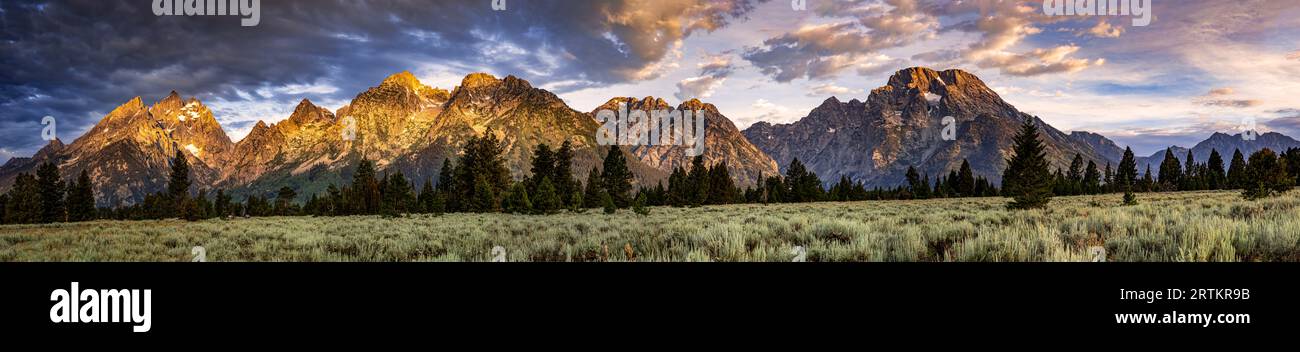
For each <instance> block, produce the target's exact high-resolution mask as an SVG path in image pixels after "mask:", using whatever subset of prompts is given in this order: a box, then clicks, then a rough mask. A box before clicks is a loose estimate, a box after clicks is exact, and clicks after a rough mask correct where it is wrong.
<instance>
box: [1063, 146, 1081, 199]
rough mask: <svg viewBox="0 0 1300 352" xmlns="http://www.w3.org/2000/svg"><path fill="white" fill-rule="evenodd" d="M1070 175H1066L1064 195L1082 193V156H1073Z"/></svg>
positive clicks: (1076, 154)
mask: <svg viewBox="0 0 1300 352" xmlns="http://www.w3.org/2000/svg"><path fill="white" fill-rule="evenodd" d="M1069 172H1070V173H1069V174H1066V178H1068V179H1069V182H1068V183H1067V184H1066V186H1067V187H1066V191H1067V192H1066V194H1070V195H1078V194H1080V193H1083V192H1082V190H1081V188H1083V187H1082V185H1083V172H1084V171H1083V155H1079V153H1075V154H1074V159H1073V160H1071V161H1070V171H1069Z"/></svg>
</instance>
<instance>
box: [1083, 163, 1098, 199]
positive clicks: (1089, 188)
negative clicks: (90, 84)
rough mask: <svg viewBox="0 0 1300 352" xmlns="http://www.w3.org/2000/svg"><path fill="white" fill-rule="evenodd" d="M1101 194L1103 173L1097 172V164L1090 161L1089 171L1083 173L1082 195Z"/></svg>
mask: <svg viewBox="0 0 1300 352" xmlns="http://www.w3.org/2000/svg"><path fill="white" fill-rule="evenodd" d="M1100 192H1101V173H1100V172H1097V163H1095V162H1092V160H1089V161H1088V168H1087V171H1084V173H1083V187H1082V193H1086V194H1097V193H1100Z"/></svg>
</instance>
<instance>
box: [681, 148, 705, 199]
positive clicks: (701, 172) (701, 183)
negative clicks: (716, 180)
mask: <svg viewBox="0 0 1300 352" xmlns="http://www.w3.org/2000/svg"><path fill="white" fill-rule="evenodd" d="M685 195H686V200H687V201H688V202H687V205H689V206H692V207H698V206H700V205H704V204H705V203H707V202H708V200H709V168H708V167H707V166H704V156H703V155H696V156H695V158H694V159H692V160H691V171H690V173H689V174H687V176H686V192H685Z"/></svg>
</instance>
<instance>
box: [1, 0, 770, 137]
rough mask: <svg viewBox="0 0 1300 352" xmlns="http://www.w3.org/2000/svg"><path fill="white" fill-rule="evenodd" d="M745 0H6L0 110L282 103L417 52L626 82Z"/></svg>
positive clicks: (9, 119)
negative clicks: (500, 1)
mask: <svg viewBox="0 0 1300 352" xmlns="http://www.w3.org/2000/svg"><path fill="white" fill-rule="evenodd" d="M758 2H760V1H757V0H719V1H693V0H655V1H647V0H613V1H611V0H565V1H510V2H509V4H508V9H507V10H506V11H493V10H492V7H491V2H489V1H417V0H377V1H367V2H353V1H310V2H290V1H263V2H262V4H261V6H262V7H261V16H262V19H261V23H260V24H259V25H258V26H255V27H243V26H240V24H239V18H238V17H236V16H162V17H159V16H154V15H153V13H152V9H151V4H150V3H151V1H98V0H68V1H55V2H47V1H36V0H7V1H4V2H3V3H0V52H3V53H4V54H3V55H0V67H4V68H5V69H4V70H3V71H2V72H0V110H3V111H5V113H4V116H3V119H4V123H5V124H6V125H11V126H12V125H17V122H18V121H23V122H24V123H23V124H21V125H22V126H27V125H30V123H29V122H32V121H39V119H40V117H41V116H44V115H51V116H55V117H58V118H59V121H60V124H61V125H60V129H61V130H62V131H64V133H61V134H60V135H61V136H62V137H64V138H67V139H71V138H75V137H76V136H77V134H72V133H70V132H72V131H84V130H85V129H87V128H88V127H89V126H90V125H92V124H94V123H95V122H97V120H98V119H99V118H100V117H102V116H103V114H105V113H107V112H108V111H109V110H111V109H113V108H114V107H116V106H117V105H119V104H121V103H123V102H125V101H127V100H129V99H130V98H131V97H133V96H137V95H139V96H142V97H143V98H144V100H145V101H146V102H153V101H156V100H158V99H161V98H162V97H164V96H165V95H166V94H167V93H168V92H170V91H172V90H176V91H178V92H180V93H182V94H183V95H187V96H189V95H193V96H197V97H198V98H199V99H202V100H204V101H205V102H210V104H209V105H215V103H216V102H221V103H223V104H230V103H241V102H242V103H245V104H268V103H270V104H279V103H284V102H288V107H286V108H282V109H276V111H277V112H279V113H287V111H288V109H292V106H293V105H292V104H293V103H294V102H296V101H297V100H299V99H302V98H310V99H312V100H313V101H346V100H347V99H350V98H351V96H352V95H354V94H356V93H357V92H360V91H362V90H364V89H365V88H367V87H369V86H372V85H375V84H377V83H378V82H379V81H380V80H382V79H383V78H384V77H386V76H388V75H390V74H393V73H396V72H399V71H402V70H412V71H416V70H418V69H420V68H421V67H422V66H424V65H426V64H427V63H437V64H438V65H442V66H448V67H461V68H465V69H467V71H465V72H458V74H459V75H462V76H463V75H464V74H466V73H469V72H472V71H469V70H481V71H489V72H493V73H498V74H514V75H517V76H520V77H522V78H525V79H529V80H531V81H533V82H534V83H536V84H538V85H547V84H552V83H554V82H567V83H566V84H563V85H558V84H557V85H553V86H554V87H558V88H557V90H559V92H563V90H564V89H580V88H583V87H593V86H603V85H610V84H618V83H623V82H635V81H638V80H645V79H653V78H655V77H659V76H661V75H663V74H664V73H665V72H666V71H667V70H671V69H673V68H674V67H675V66H674V65H675V64H676V60H677V59H678V58H679V57H680V50H681V47H682V42H683V41H684V40H685V39H686V38H688V37H689V36H691V35H692V34H694V33H705V32H710V31H715V30H718V29H721V28H724V27H726V26H728V25H729V22H731V21H733V20H735V19H737V18H742V17H744V16H745V14H746V13H748V12H749V11H750V10H752V9H753V8H754V6H755V5H756V3H758ZM457 82H458V80H457ZM442 88H452V87H448V86H444V87H442ZM38 99H41V101H39V102H38V101H37V100H38ZM214 107H215V106H214ZM329 107H330V108H337V106H329ZM242 116H244V117H241V119H243V118H254V117H251V116H248V115H247V113H246V112H244V113H243V114H242ZM218 118H219V119H221V120H222V122H223V123H224V122H231V121H228V119H229V118H230V117H229V116H228V115H222V116H218ZM257 118H262V119H268V120H276V119H281V118H284V116H277V115H270V116H259V117H257ZM241 121H242V120H241ZM0 134H2V135H3V137H4V138H5V139H4V142H3V144H0V147H4V148H6V149H9V150H11V151H13V152H16V153H20V154H29V153H30V152H33V151H34V150H35V148H38V147H39V146H40V145H42V144H43V141H41V140H39V139H38V138H35V137H34V136H37V135H38V133H29V132H26V131H24V132H11V131H9V130H6V131H5V132H0Z"/></svg>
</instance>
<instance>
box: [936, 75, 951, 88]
mask: <svg viewBox="0 0 1300 352" xmlns="http://www.w3.org/2000/svg"><path fill="white" fill-rule="evenodd" d="M934 79H935V80H938V81H939V84H942V85H945V86H946V85H948V82H944V81H943V77H935V78H934Z"/></svg>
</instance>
